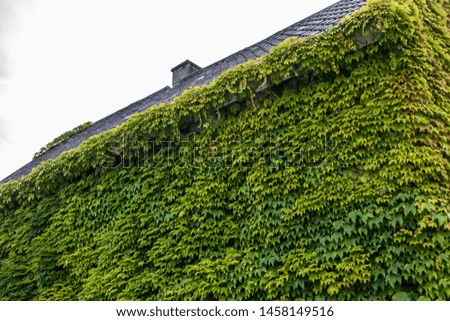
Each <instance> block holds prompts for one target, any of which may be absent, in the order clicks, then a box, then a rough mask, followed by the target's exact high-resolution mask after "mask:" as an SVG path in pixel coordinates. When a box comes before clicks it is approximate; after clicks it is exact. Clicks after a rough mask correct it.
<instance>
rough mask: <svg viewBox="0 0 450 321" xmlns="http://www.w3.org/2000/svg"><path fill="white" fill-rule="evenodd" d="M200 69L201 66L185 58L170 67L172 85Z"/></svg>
mask: <svg viewBox="0 0 450 321" xmlns="http://www.w3.org/2000/svg"><path fill="white" fill-rule="evenodd" d="M200 69H202V68H201V67H199V66H197V65H196V64H194V63H193V62H192V61H189V60H186V61H184V62H182V63H181V64H179V65H177V66H175V67H173V68H172V70H171V71H172V74H173V77H172V86H176V85H178V84H179V83H180V82H181V81H182V80H183V79H184V78H186V77H188V76H189V75H191V74H193V73H194V72H196V71H197V70H200Z"/></svg>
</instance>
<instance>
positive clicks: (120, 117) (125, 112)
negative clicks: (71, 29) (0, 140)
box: [0, 0, 366, 184]
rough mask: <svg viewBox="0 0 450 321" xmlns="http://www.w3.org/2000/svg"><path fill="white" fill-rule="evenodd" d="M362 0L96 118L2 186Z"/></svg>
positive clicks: (344, 0)
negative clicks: (131, 117) (103, 116)
mask: <svg viewBox="0 0 450 321" xmlns="http://www.w3.org/2000/svg"><path fill="white" fill-rule="evenodd" d="M365 2H366V0H341V1H338V2H337V3H335V4H333V5H331V6H329V7H327V8H325V9H323V10H321V11H319V12H317V13H315V14H313V15H311V16H309V17H308V18H305V19H303V20H301V21H299V22H297V23H294V24H293V25H291V26H289V27H287V28H285V29H283V30H281V31H279V32H277V33H275V34H273V35H272V36H270V37H268V38H266V39H264V40H262V41H260V42H258V43H255V44H254V45H252V46H250V47H247V48H244V49H242V50H240V51H238V52H236V53H234V54H232V55H230V56H228V57H226V58H224V59H222V60H219V61H217V62H215V63H213V64H211V65H209V66H207V67H205V68H202V69H200V70H198V71H197V72H194V73H193V74H191V75H189V76H188V77H186V78H185V79H183V80H182V81H181V82H180V83H179V84H177V85H176V86H174V87H172V88H171V87H168V86H167V87H164V88H163V89H161V90H159V91H157V92H155V93H153V94H151V95H150V96H148V97H145V98H143V99H141V100H139V101H136V102H135V103H133V104H131V105H129V106H127V107H125V108H122V109H120V110H118V111H116V112H115V113H113V114H111V115H109V116H107V117H105V118H103V119H100V120H99V121H97V122H95V123H94V124H92V126H91V127H89V128H87V129H85V130H83V131H82V132H80V133H78V134H77V135H75V136H73V137H71V138H69V139H68V140H67V141H65V142H63V143H61V144H60V145H58V146H56V147H55V148H53V149H51V150H49V151H48V152H46V153H45V154H43V155H42V156H40V157H38V158H36V159H34V160H32V161H31V162H29V163H28V164H26V165H25V166H23V167H22V168H20V169H18V170H17V171H15V172H14V173H12V174H11V175H9V176H8V177H6V178H4V179H3V180H2V181H0V184H1V183H5V182H7V181H9V180H16V179H19V178H20V177H22V176H23V175H26V174H28V173H29V172H30V171H31V170H32V169H33V168H34V167H36V166H38V165H39V164H40V163H42V162H44V161H46V160H48V159H54V158H56V157H57V156H58V155H60V154H61V153H63V152H64V151H67V150H70V149H72V148H76V147H77V146H79V145H80V144H81V143H82V142H83V141H84V140H86V139H88V138H89V137H91V136H94V135H97V134H100V133H102V132H105V131H107V130H109V129H112V128H114V127H116V126H118V125H120V124H121V123H123V122H124V121H126V120H127V119H128V117H129V116H130V115H132V114H134V113H136V112H141V111H144V110H146V109H147V108H149V107H151V106H153V105H157V104H159V103H167V102H169V101H171V100H173V99H174V98H176V97H177V96H179V95H181V93H183V92H184V91H185V90H186V89H188V88H190V87H193V86H202V85H205V84H208V83H210V82H212V81H213V80H214V79H215V78H216V77H217V76H219V75H220V74H222V73H223V72H224V71H226V70H228V69H231V68H233V67H236V66H237V65H239V64H242V63H244V62H246V61H248V60H252V59H256V58H258V57H260V56H262V55H264V54H266V53H267V52H269V50H270V49H271V48H272V47H274V46H276V45H278V44H280V43H281V42H282V41H283V40H285V39H287V38H290V37H294V36H295V37H299V38H304V37H308V36H312V35H315V34H318V33H320V32H323V31H325V30H326V29H328V28H329V27H330V26H333V25H336V24H338V23H339V21H340V19H341V18H343V17H345V16H347V15H349V14H351V13H352V12H354V11H355V10H357V9H359V8H361V7H362V6H363V5H364V4H365Z"/></svg>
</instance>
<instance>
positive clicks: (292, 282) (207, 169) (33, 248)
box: [0, 0, 450, 300]
mask: <svg viewBox="0 0 450 321" xmlns="http://www.w3.org/2000/svg"><path fill="white" fill-rule="evenodd" d="M449 26H450V19H449V4H448V1H444V0H434V1H431V0H429V1H426V0H401V1H400V0H399V1H394V0H369V1H368V4H367V5H366V6H365V7H363V8H362V9H361V10H359V11H357V12H356V13H355V14H354V17H352V18H346V19H344V20H343V21H342V23H341V24H340V25H339V26H338V27H334V28H331V29H329V30H328V31H327V32H325V33H323V34H320V35H318V36H315V37H310V38H307V39H301V40H294V39H291V40H288V41H285V42H284V43H282V44H281V45H280V46H278V47H276V48H274V49H273V50H272V51H271V52H270V53H269V54H268V55H266V56H264V57H261V58H260V59H258V60H256V61H252V62H249V63H246V64H244V65H241V66H239V67H237V68H235V69H233V70H231V71H228V72H226V73H225V74H223V75H221V76H220V77H219V78H218V79H217V80H216V81H214V82H213V83H212V84H210V85H208V86H205V87H202V88H194V89H191V90H189V91H187V92H185V93H184V94H183V95H182V96H181V97H179V98H177V99H176V100H175V101H173V102H171V103H169V104H165V105H160V106H155V107H153V108H150V109H149V110H147V111H145V112H143V113H140V114H138V115H135V116H133V117H131V118H130V119H129V120H128V121H127V122H126V123H124V124H123V125H121V126H120V127H118V128H116V129H114V130H111V131H108V132H106V133H104V134H101V135H99V136H96V137H93V138H91V139H89V140H88V141H86V142H85V143H83V144H82V145H81V146H80V147H79V148H77V149H75V150H72V151H70V152H67V153H64V154H62V155H61V156H59V157H58V158H57V159H55V160H53V161H48V162H46V163H44V164H43V165H42V166H40V167H39V168H37V169H35V170H33V172H32V173H31V174H30V175H27V176H26V177H23V178H22V179H20V180H19V181H17V182H9V183H7V184H4V185H2V186H0V217H1V223H0V298H2V299H7V300H25V299H29V300H30V299H32V300H37V299H39V300H137V299H139V300H206V299H207V300H215V299H234V300H242V299H252V300H265V299H280V300H286V299H289V300H303V299H306V300H317V299H327V300H362V299H371V300H384V299H387V300H390V299H413V300H416V299H432V300H437V299H440V300H449V299H450V223H449V213H450V204H449V185H450V184H449V174H450V148H449V140H450V134H449V129H450V110H449V93H450V86H449V85H450V78H449V68H450V56H449V51H450V50H449V49H450V48H449V44H450V34H449ZM363 40H364V41H363ZM262 88H266V89H265V90H262ZM147 141H150V143H146V142H147ZM167 142H172V143H171V144H169V143H167ZM108 167H109V168H108Z"/></svg>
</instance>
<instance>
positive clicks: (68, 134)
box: [33, 121, 92, 159]
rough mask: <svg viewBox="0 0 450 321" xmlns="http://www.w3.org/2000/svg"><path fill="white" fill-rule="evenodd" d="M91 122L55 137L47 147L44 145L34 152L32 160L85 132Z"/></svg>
mask: <svg viewBox="0 0 450 321" xmlns="http://www.w3.org/2000/svg"><path fill="white" fill-rule="evenodd" d="M91 125H92V122H89V121H88V122H86V123H84V124H81V125H79V126H77V127H75V128H74V129H72V130H69V131H67V132H65V133H63V134H61V135H59V136H58V137H56V138H55V139H54V140H52V141H51V142H50V143H48V144H47V145H45V146H44V147H42V148H41V149H40V150H39V151H38V152H36V153H35V154H34V157H33V159H36V158H38V157H40V156H42V155H44V154H45V153H46V152H48V151H49V150H51V149H53V148H55V147H56V146H58V145H60V144H62V143H64V142H65V141H66V140H68V139H69V138H71V137H73V136H75V135H76V134H78V133H79V132H82V131H83V130H85V129H86V128H89V127H91Z"/></svg>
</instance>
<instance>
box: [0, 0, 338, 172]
mask: <svg viewBox="0 0 450 321" xmlns="http://www.w3.org/2000/svg"><path fill="white" fill-rule="evenodd" d="M335 2H337V0H314V1H312V0H276V1H275V0H271V1H268V0H227V1H206V0H203V1H202V0H190V1H181V0H165V1H151V0H128V1H126V0H0V179H2V178H4V177H5V176H7V175H9V174H11V173H12V172H13V171H15V170H16V169H18V168H20V167H21V166H23V165H24V164H26V163H27V162H28V161H30V160H31V159H32V157H33V155H34V153H35V152H36V151H38V150H39V149H40V148H41V147H42V146H44V145H45V144H47V143H48V142H50V141H51V140H53V138H55V137H56V136H58V135H60V134H61V133H63V132H65V131H68V130H70V129H72V128H74V127H75V126H77V125H79V124H81V123H84V122H86V121H96V120H98V119H100V118H102V117H104V116H107V115H109V114H111V113H113V112H114V111H116V110H118V109H120V108H122V107H125V106H127V105H129V104H130V103H132V102H134V101H136V100H138V99H140V98H143V97H145V96H147V95H149V94H151V93H153V92H154V91H156V90H159V89H161V88H162V87H164V86H166V85H169V86H170V85H171V76H172V75H171V72H170V69H171V68H172V67H174V66H176V65H177V64H178V63H180V62H182V61H184V60H186V59H190V60H191V61H193V62H194V63H196V64H198V65H200V66H202V67H204V66H207V65H209V64H211V63H213V62H215V61H217V60H219V59H221V58H224V57H226V56H228V55H230V54H232V53H234V52H236V51H238V50H240V49H243V48H244V47H247V46H250V45H252V44H253V43H255V42H257V41H259V40H262V39H264V38H266V37H268V36H270V35H271V34H273V33H275V32H277V31H279V30H281V29H283V28H285V27H287V26H289V25H291V24H293V23H295V22H297V21H299V20H301V19H302V18H305V17H307V16H309V15H311V14H313V13H314V12H317V11H319V10H321V9H323V8H325V7H327V6H329V5H331V4H333V3H335Z"/></svg>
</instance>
